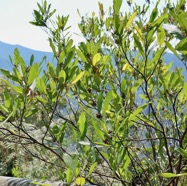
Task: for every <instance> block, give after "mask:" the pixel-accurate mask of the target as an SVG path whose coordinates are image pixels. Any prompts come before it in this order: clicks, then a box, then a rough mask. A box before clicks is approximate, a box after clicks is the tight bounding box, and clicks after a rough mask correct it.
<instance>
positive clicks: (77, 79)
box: [71, 71, 85, 85]
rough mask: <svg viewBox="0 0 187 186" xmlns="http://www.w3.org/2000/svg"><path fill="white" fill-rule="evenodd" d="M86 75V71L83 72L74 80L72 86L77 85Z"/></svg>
mask: <svg viewBox="0 0 187 186" xmlns="http://www.w3.org/2000/svg"><path fill="white" fill-rule="evenodd" d="M84 74H85V71H82V72H81V73H80V74H79V75H78V76H77V77H76V78H75V79H74V81H72V83H71V84H72V85H74V84H75V83H77V81H79V80H80V79H81V78H82V77H83V75H84Z"/></svg>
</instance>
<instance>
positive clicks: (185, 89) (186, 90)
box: [183, 82, 187, 100]
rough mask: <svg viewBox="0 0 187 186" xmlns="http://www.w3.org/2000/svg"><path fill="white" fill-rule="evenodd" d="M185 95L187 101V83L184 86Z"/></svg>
mask: <svg viewBox="0 0 187 186" xmlns="http://www.w3.org/2000/svg"><path fill="white" fill-rule="evenodd" d="M183 89H184V95H185V99H186V100H187V82H186V83H185V84H184V87H183Z"/></svg>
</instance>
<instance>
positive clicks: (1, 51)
mask: <svg viewBox="0 0 187 186" xmlns="http://www.w3.org/2000/svg"><path fill="white" fill-rule="evenodd" d="M15 48H18V49H19V52H20V54H21V56H22V58H23V59H24V60H25V62H26V63H28V64H29V61H30V56H31V55H32V54H33V55H34V59H35V60H34V62H41V60H42V59H43V57H44V56H46V58H47V62H48V61H50V62H53V61H55V60H54V58H53V53H51V52H43V51H36V50H32V49H29V48H26V47H23V46H20V45H11V44H7V43H4V42H1V41H0V68H4V69H7V70H11V69H12V67H11V66H10V60H9V55H10V56H12V57H13V54H14V49H15ZM164 61H165V63H170V62H173V68H175V67H178V68H184V65H183V63H182V62H181V61H180V60H179V59H178V58H177V57H176V56H175V55H174V54H172V53H166V54H165V56H164ZM183 74H184V77H185V80H187V73H185V72H184V73H183Z"/></svg>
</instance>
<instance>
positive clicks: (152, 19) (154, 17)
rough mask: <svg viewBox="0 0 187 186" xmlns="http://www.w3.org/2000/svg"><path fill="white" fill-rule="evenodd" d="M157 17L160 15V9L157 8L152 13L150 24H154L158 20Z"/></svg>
mask: <svg viewBox="0 0 187 186" xmlns="http://www.w3.org/2000/svg"><path fill="white" fill-rule="evenodd" d="M157 15H158V8H157V7H155V8H154V9H153V10H152V12H151V15H150V18H149V22H153V21H154V20H155V19H156V17H157Z"/></svg>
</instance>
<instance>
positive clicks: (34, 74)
mask: <svg viewBox="0 0 187 186" xmlns="http://www.w3.org/2000/svg"><path fill="white" fill-rule="evenodd" d="M38 76H39V70H38V63H34V64H33V65H32V66H31V68H30V71H29V74H28V85H31V84H32V83H33V81H34V80H35V79H36V78H37V77H38Z"/></svg>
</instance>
